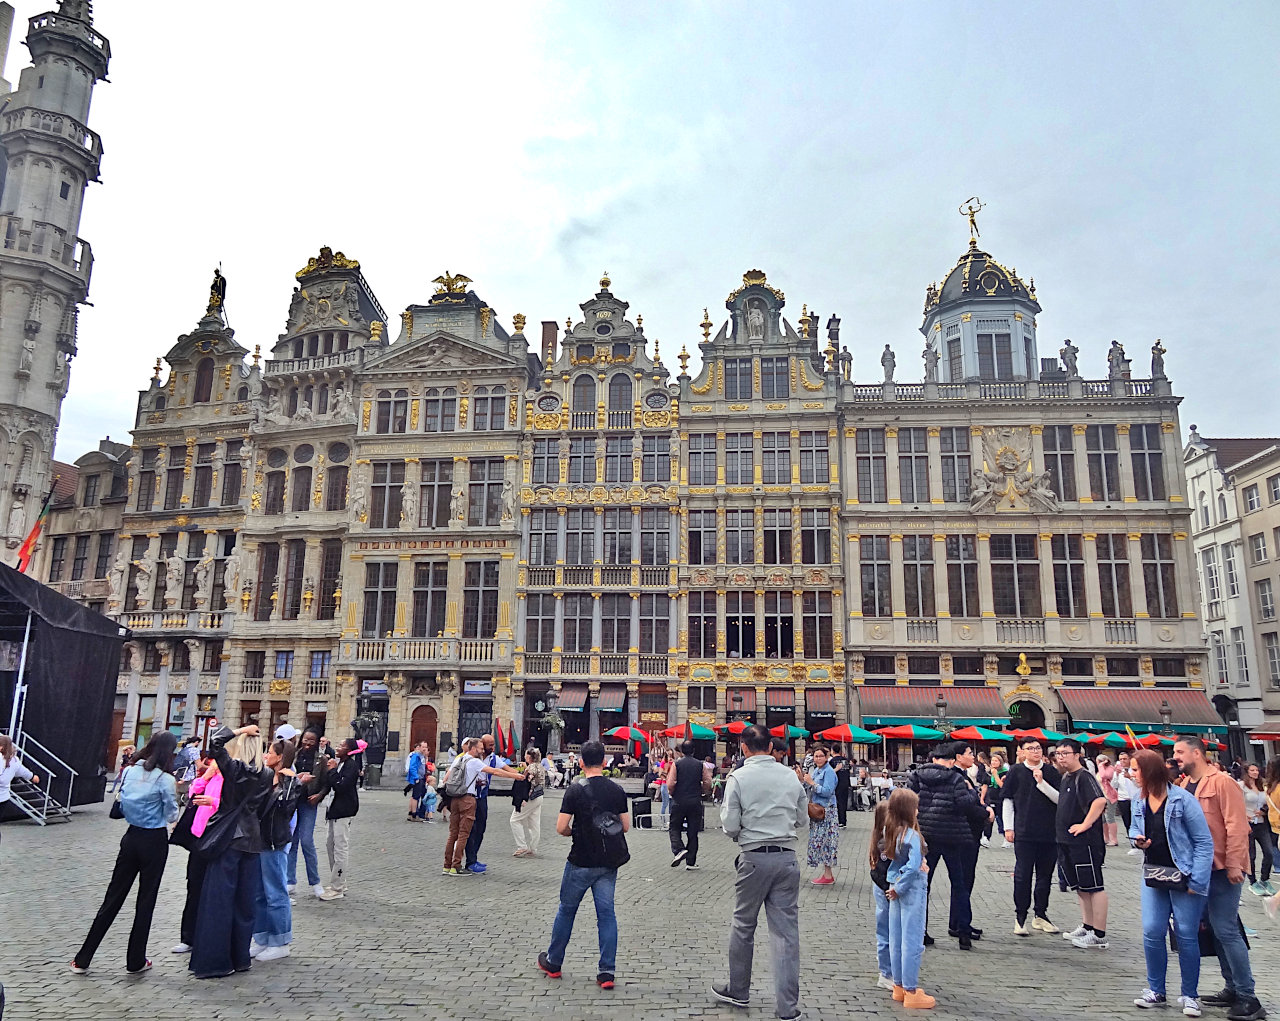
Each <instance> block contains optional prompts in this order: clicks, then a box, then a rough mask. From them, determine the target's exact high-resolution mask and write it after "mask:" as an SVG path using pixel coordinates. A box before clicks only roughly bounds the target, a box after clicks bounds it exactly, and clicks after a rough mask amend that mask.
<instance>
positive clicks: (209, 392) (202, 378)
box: [191, 358, 213, 404]
mask: <svg viewBox="0 0 1280 1021" xmlns="http://www.w3.org/2000/svg"><path fill="white" fill-rule="evenodd" d="M212 399H213V359H212V358H202V359H201V360H200V364H199V365H197V366H196V392H195V396H194V397H192V398H191V402H192V403H193V404H208V403H209V401H210V400H212Z"/></svg>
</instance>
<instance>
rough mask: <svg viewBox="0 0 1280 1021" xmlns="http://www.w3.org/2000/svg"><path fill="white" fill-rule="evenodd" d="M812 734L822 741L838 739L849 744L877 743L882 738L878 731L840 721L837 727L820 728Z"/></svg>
mask: <svg viewBox="0 0 1280 1021" xmlns="http://www.w3.org/2000/svg"><path fill="white" fill-rule="evenodd" d="M813 736H814V737H816V738H818V739H819V740H822V741H840V742H842V743H844V742H847V743H849V744H879V743H880V742H881V740H883V739H882V738H881V737H880V735H879V734H878V733H877V734H873V733H871V731H869V730H863V729H862V728H861V727H853V726H850V725H849V724H847V723H842V724H840V726H838V727H828V728H827V729H826V730H820V731H818V732H817V733H816V734H814V735H813Z"/></svg>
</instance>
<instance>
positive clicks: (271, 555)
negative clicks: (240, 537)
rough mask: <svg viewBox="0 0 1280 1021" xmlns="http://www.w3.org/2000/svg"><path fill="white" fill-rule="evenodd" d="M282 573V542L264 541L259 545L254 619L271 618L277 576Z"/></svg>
mask: <svg viewBox="0 0 1280 1021" xmlns="http://www.w3.org/2000/svg"><path fill="white" fill-rule="evenodd" d="M279 573H280V544H279V543H278V542H264V543H261V544H259V546H258V585H257V588H256V589H254V597H255V598H254V606H253V619H254V620H270V619H271V609H272V607H273V606H274V603H273V601H272V599H271V596H272V595H273V594H274V593H275V588H276V576H277V575H278V574H279Z"/></svg>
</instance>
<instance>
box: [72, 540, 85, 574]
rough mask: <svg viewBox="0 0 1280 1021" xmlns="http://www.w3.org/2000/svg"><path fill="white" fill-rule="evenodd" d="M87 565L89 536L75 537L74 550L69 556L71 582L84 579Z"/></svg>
mask: <svg viewBox="0 0 1280 1021" xmlns="http://www.w3.org/2000/svg"><path fill="white" fill-rule="evenodd" d="M88 564H89V536H88V535H77V536H76V544H75V548H74V550H73V552H72V554H71V580H72V581H79V580H80V579H81V578H83V577H84V572H85V568H86V567H87V566H88Z"/></svg>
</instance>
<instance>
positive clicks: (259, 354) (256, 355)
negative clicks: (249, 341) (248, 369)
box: [253, 344, 262, 365]
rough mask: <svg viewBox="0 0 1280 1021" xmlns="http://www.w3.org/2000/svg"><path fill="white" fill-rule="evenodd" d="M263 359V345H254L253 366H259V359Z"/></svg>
mask: <svg viewBox="0 0 1280 1021" xmlns="http://www.w3.org/2000/svg"><path fill="white" fill-rule="evenodd" d="M261 357H262V345H261V344H254V345H253V364H254V365H257V364H258V359H259V358H261Z"/></svg>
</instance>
